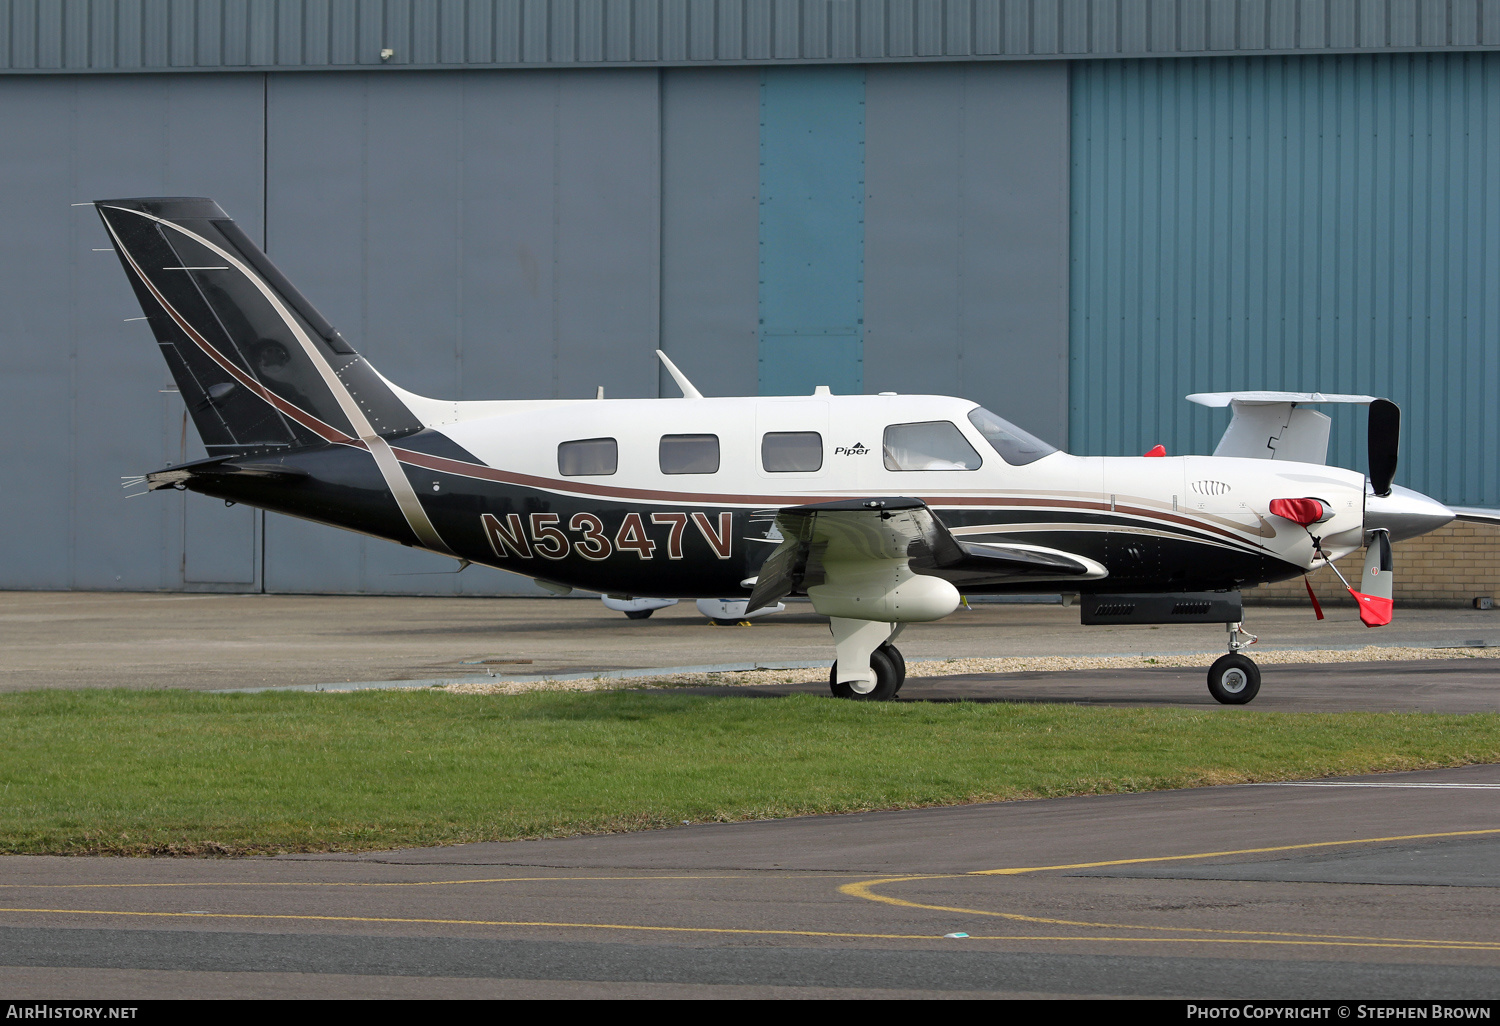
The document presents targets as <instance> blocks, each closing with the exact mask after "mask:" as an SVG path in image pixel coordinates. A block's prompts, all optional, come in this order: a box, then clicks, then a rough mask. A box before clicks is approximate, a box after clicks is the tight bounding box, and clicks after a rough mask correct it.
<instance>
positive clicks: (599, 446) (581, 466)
mask: <svg viewBox="0 0 1500 1026" xmlns="http://www.w3.org/2000/svg"><path fill="white" fill-rule="evenodd" d="M619 465H620V447H619V445H618V443H616V442H615V440H614V439H613V438H583V439H580V440H578V441H576V442H563V443H562V444H561V445H559V446H558V447H557V472H558V473H559V474H561V475H562V476H563V477H591V476H596V475H599V476H602V475H605V474H613V473H614V472H615V470H616V469H617V468H618V467H619Z"/></svg>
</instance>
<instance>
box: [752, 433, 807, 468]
mask: <svg viewBox="0 0 1500 1026" xmlns="http://www.w3.org/2000/svg"><path fill="white" fill-rule="evenodd" d="M760 465H761V466H762V467H764V468H765V469H766V471H767V472H768V473H772V474H793V473H798V472H800V473H804V474H807V473H811V472H812V471H815V470H822V469H823V436H822V435H820V434H818V433H817V432H816V431H768V432H766V433H765V434H764V435H762V436H761V439H760Z"/></svg>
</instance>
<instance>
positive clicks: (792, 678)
mask: <svg viewBox="0 0 1500 1026" xmlns="http://www.w3.org/2000/svg"><path fill="white" fill-rule="evenodd" d="M1223 654H1224V653H1223V652H1222V651H1217V652H1202V653H1187V654H1179V655H1160V656H1011V657H1005V658H995V659H924V660H913V661H911V662H908V663H907V664H906V671H907V674H908V676H911V677H948V676H957V675H961V674H972V673H1038V672H1043V673H1047V672H1051V673H1056V672H1061V671H1064V670H1139V669H1149V668H1151V667H1160V666H1187V667H1207V666H1208V665H1209V664H1210V663H1212V662H1213V661H1214V660H1215V659H1217V658H1219V656H1221V655H1223ZM1253 655H1254V657H1255V661H1256V662H1258V663H1262V664H1266V665H1273V664H1297V663H1376V662H1415V661H1418V660H1424V659H1495V658H1500V654H1497V651H1496V650H1495V649H1491V648H1412V647H1382V646H1379V645H1366V646H1365V647H1364V648H1352V649H1313V650H1310V651H1309V650H1301V649H1285V650H1276V649H1271V650H1268V651H1255V652H1253ZM827 679H828V671H827V670H825V669H823V668H821V667H811V668H807V669H800V670H738V671H730V672H723V673H674V674H665V675H663V676H660V677H647V678H634V679H625V680H621V679H610V678H606V677H593V678H589V679H585V680H536V681H510V682H506V683H499V682H489V683H486V682H477V681H476V682H474V683H472V684H471V683H463V684H448V685H445V686H443V687H438V688H427V689H423V690H431V691H441V692H443V693H444V694H449V695H521V694H529V693H531V692H534V691H551V692H560V691H626V690H660V689H665V688H689V687H766V686H776V685H779V684H806V683H810V682H813V681H824V680H827ZM329 690H330V691H331V690H333V689H329Z"/></svg>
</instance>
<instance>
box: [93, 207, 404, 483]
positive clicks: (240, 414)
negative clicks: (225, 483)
mask: <svg viewBox="0 0 1500 1026" xmlns="http://www.w3.org/2000/svg"><path fill="white" fill-rule="evenodd" d="M94 206H95V208H96V209H97V210H98V212H99V216H100V217H101V218H102V219H103V220H104V226H105V230H106V231H108V232H109V235H110V238H111V240H112V242H113V244H114V247H115V251H116V252H117V253H118V255H119V257H120V263H121V265H122V266H123V267H124V269H125V276H126V277H127V278H128V279H129V280H130V284H131V286H132V287H133V288H134V289H135V293H136V298H137V299H139V300H140V304H141V309H142V311H143V312H144V313H145V315H146V320H147V321H148V322H149V323H150V325H151V330H152V331H153V333H154V334H155V335H156V341H157V343H158V344H159V345H160V347H161V352H162V356H163V357H165V358H166V361H167V366H168V367H169V368H170V369H171V371H172V377H173V378H174V379H175V380H176V382H177V387H178V389H179V391H180V392H181V393H182V399H183V402H184V403H185V404H186V405H187V409H188V412H189V413H190V414H191V415H192V418H193V422H194V424H195V425H196V426H197V428H198V432H199V434H200V435H201V436H202V438H203V443H204V446H205V448H206V449H207V450H208V454H209V456H211V457H212V456H225V455H242V454H246V453H254V452H266V451H274V450H277V449H285V448H290V447H296V446H304V445H317V444H321V443H326V442H339V441H349V440H352V439H359V438H367V437H371V436H379V437H382V438H386V439H392V438H399V437H402V436H404V435H408V434H412V433H414V432H416V431H420V430H421V429H422V426H423V425H422V423H421V421H420V420H418V419H417V417H416V416H415V415H414V414H413V413H412V412H411V410H410V409H409V408H408V407H407V406H406V404H405V403H403V402H402V401H401V399H400V398H399V397H397V395H396V394H395V393H394V392H392V391H391V389H390V388H389V387H388V386H387V385H386V383H385V381H384V380H383V379H382V378H381V377H380V375H379V374H377V373H376V372H375V369H374V368H373V367H371V366H370V365H369V363H368V362H366V361H365V359H364V358H363V357H361V356H360V355H359V354H358V353H357V352H355V351H354V348H353V347H352V346H350V345H349V343H348V342H346V341H345V340H344V338H343V336H342V335H340V334H339V333H338V332H337V331H335V330H334V328H333V326H332V325H331V324H329V323H328V321H327V320H326V319H324V317H323V316H322V315H321V314H320V313H318V311H317V310H316V309H315V308H314V307H313V306H312V304H311V303H309V302H308V301H307V299H306V297H304V296H303V295H302V293H300V292H298V291H297V289H296V287H295V286H293V285H292V283H291V282H289V281H288V280H287V279H286V277H285V275H283V274H282V273H281V272H280V271H279V270H278V269H277V268H276V265H275V264H273V263H271V261H270V258H268V257H267V256H266V255H265V253H263V252H261V250H260V247H258V246H256V245H255V243H254V242H253V241H251V239H250V237H249V236H248V235H246V234H245V233H244V231H243V230H241V229H240V227H239V226H238V225H237V224H235V223H234V221H232V220H231V219H230V218H229V217H228V216H227V215H226V214H225V213H224V211H223V210H221V209H220V208H219V205H218V204H217V203H215V202H214V201H213V200H211V199H201V198H193V197H157V198H141V199H119V200H99V201H98V202H96V203H95V204H94Z"/></svg>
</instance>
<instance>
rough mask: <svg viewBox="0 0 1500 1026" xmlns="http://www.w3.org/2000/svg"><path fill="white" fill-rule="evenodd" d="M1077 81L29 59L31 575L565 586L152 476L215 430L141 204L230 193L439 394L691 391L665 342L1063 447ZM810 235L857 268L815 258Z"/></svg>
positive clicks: (24, 208)
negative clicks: (135, 198)
mask: <svg viewBox="0 0 1500 1026" xmlns="http://www.w3.org/2000/svg"><path fill="white" fill-rule="evenodd" d="M783 76H785V77H786V79H787V80H786V81H783V80H782V79H783ZM1068 88H1069V86H1068V71H1067V69H1066V67H1065V66H1063V65H1061V64H1058V63H1051V62H1039V63H1026V64H996V63H974V64H965V65H935V66H920V67H919V66H905V65H889V66H871V67H854V68H848V67H842V68H826V69H825V68H813V69H799V68H786V69H783V68H768V69H761V68H755V67H738V68H724V67H715V68H705V69H687V68H683V69H658V68H633V69H573V70H551V69H536V70H525V71H507V70H483V71H450V72H443V71H409V72H405V73H402V74H400V75H390V74H382V73H378V72H350V73H343V74H338V75H328V74H306V73H285V72H282V73H274V74H272V73H262V72H254V73H229V72H220V73H216V74H195V75H169V74H159V75H158V74H131V75H7V76H0V125H3V126H4V128H5V130H6V133H7V141H8V144H7V146H6V147H5V148H4V150H3V152H0V181H4V183H5V186H6V187H5V189H4V190H3V192H0V214H3V218H4V223H5V224H6V225H7V226H8V228H9V231H8V232H7V233H6V241H5V244H4V245H3V246H0V297H3V302H0V318H3V319H0V424H3V425H4V428H5V430H7V431H8V432H9V434H10V436H11V437H12V438H14V439H17V440H19V442H20V444H19V445H15V446H13V447H12V448H11V449H10V451H9V453H8V454H7V456H6V457H5V458H4V463H5V466H4V469H5V471H6V473H7V474H9V475H10V477H11V479H12V480H14V481H17V482H24V487H18V488H14V489H10V490H7V491H6V493H5V494H4V495H3V497H0V516H3V517H4V519H5V522H6V523H7V524H8V525H9V526H10V528H11V532H12V533H11V537H12V538H13V539H16V541H14V542H13V543H12V545H11V546H10V548H9V550H8V551H7V554H6V558H5V559H4V561H3V567H0V587H8V588H53V589H66V588H80V589H146V590H154V589H166V590H188V591H194V590H199V591H219V590H229V591H241V590H252V591H253V590H270V591H312V592H374V593H388V592H419V593H439V594H496V593H506V592H520V593H528V592H530V591H532V586H531V585H530V584H529V582H526V581H524V580H522V579H520V578H516V577H513V576H511V575H507V574H503V573H501V572H499V571H493V570H488V569H485V568H479V567H474V568H470V569H468V570H467V571H465V572H464V573H462V574H457V575H455V574H451V573H449V574H444V573H442V571H445V570H450V569H451V565H452V564H451V561H449V560H446V559H443V558H441V557H437V556H432V555H430V554H425V553H420V552H415V551H412V550H408V549H403V548H401V547H399V546H395V545H391V544H389V543H385V542H380V541H376V540H373V539H367V538H364V537H361V536H357V535H352V534H346V533H342V532H337V531H333V530H330V529H328V528H323V527H319V526H316V525H310V524H305V523H302V522H299V521H296V520H292V519H290V518H286V517H281V516H277V515H265V514H261V513H259V512H257V511H253V510H249V509H246V508H244V507H238V506H237V507H233V508H226V507H225V506H224V505H223V504H222V503H218V502H214V501H212V500H207V499H204V498H202V497H200V496H196V495H189V494H171V495H162V494H154V495H148V496H140V497H136V498H127V495H128V491H127V490H126V489H122V487H121V479H122V477H124V476H126V475H131V474H140V473H143V472H145V471H147V470H152V469H156V468H158V467H160V466H162V465H164V464H166V463H169V462H173V463H175V462H180V461H182V460H183V459H192V458H195V457H196V456H198V455H201V450H199V449H198V448H197V443H196V438H195V436H194V433H193V431H192V428H191V427H190V426H186V429H185V424H186V422H185V420H184V415H183V409H182V406H181V403H180V401H179V399H178V397H177V396H176V394H175V393H174V392H172V391H171V389H172V387H173V386H172V384H171V381H170V379H169V377H168V376H167V373H166V369H165V366H164V365H163V364H162V362H161V359H160V356H159V354H158V353H157V351H156V346H155V344H154V342H153V341H152V339H151V338H150V335H149V331H148V330H147V329H146V327H145V325H144V324H143V323H140V322H139V321H130V320H128V319H129V318H135V317H139V315H140V311H139V309H138V306H137V304H136V303H135V300H134V298H133V296H132V295H131V293H130V291H129V289H128V286H127V285H126V283H125V281H124V277H123V275H122V274H121V272H120V269H119V267H118V264H117V262H116V259H115V257H114V255H113V254H112V253H109V252H101V251H100V250H106V249H107V241H106V240H105V239H104V237H103V232H102V230H101V228H100V226H99V225H98V223H97V217H96V216H95V215H94V213H93V212H92V210H90V209H89V208H88V207H73V206H70V204H74V203H83V202H86V201H88V200H92V199H99V198H108V197H110V196H128V195H152V194H157V195H163V194H188V195H210V196H213V197H215V198H216V199H218V200H219V202H220V204H221V205H222V206H223V207H224V208H225V209H226V210H227V211H228V212H229V213H230V215H231V216H233V217H235V218H236V219H237V220H239V221H240V222H241V223H242V224H243V225H244V226H245V228H246V230H247V231H248V232H249V233H250V234H251V235H252V236H253V237H257V238H259V239H261V240H262V241H263V243H264V245H265V247H266V249H267V252H268V253H269V254H270V255H271V257H272V258H273V259H274V260H275V261H277V263H278V264H279V265H281V267H282V269H283V270H284V271H285V272H286V273H287V274H288V275H289V276H290V277H291V278H292V280H293V281H295V282H296V283H297V284H298V285H299V287H300V288H301V289H302V290H303V292H304V293H306V294H307V295H308V296H309V297H310V298H311V299H312V301H313V302H314V303H315V304H316V305H317V306H318V307H319V308H320V309H321V310H322V312H323V313H324V314H326V315H327V316H328V317H329V319H330V320H331V321H332V322H333V323H334V324H336V325H338V326H339V328H340V329H341V330H342V331H343V332H344V334H345V335H346V336H347V337H348V338H349V339H350V340H351V341H352V342H354V344H355V345H356V346H357V347H358V348H359V349H360V350H361V352H363V353H364V354H365V355H366V356H368V357H369V358H370V360H371V361H372V362H373V363H374V364H375V365H376V366H377V367H378V368H379V369H380V370H381V371H382V373H384V374H385V375H387V376H388V377H390V378H391V379H392V380H393V381H396V382H398V383H400V384H401V385H403V386H404V387H407V388H409V389H411V390H413V391H416V392H419V393H422V394H426V395H432V396H439V397H451V398H462V399H476V398H521V397H549V396H551V397H562V398H566V397H578V398H583V397H587V396H591V395H593V393H594V389H595V387H596V386H598V385H603V386H604V387H605V389H606V391H607V394H609V395H611V396H616V397H626V396H655V395H674V394H675V391H674V389H673V387H672V386H671V384H670V382H669V381H664V380H663V377H662V375H661V374H660V372H659V370H658V368H657V366H656V363H655V360H654V357H653V355H652V350H653V349H655V348H657V347H658V346H660V347H661V348H663V349H664V350H665V351H667V352H668V353H669V354H670V355H671V356H672V357H673V359H674V360H676V361H677V362H678V364H679V365H680V366H681V367H682V368H683V369H684V370H685V371H686V372H687V373H688V374H689V376H691V377H692V378H693V379H694V381H695V382H697V383H698V385H699V387H700V388H702V389H704V391H705V392H708V393H709V394H740V395H744V394H756V393H758V392H760V391H766V392H791V391H801V390H804V389H805V390H806V391H811V386H812V385H813V384H821V383H825V382H824V381H823V379H822V377H820V375H825V376H826V374H828V373H834V372H842V373H844V374H845V375H846V376H845V377H844V378H843V379H841V380H838V381H832V382H827V383H832V384H835V385H836V387H837V386H842V387H848V386H849V385H850V384H852V385H853V386H854V387H857V388H860V389H862V390H866V391H881V390H894V391H905V392H918V391H932V392H944V393H955V394H962V395H967V396H970V397H972V398H974V399H976V400H978V401H981V402H984V403H985V404H987V405H990V406H992V407H994V408H996V409H999V410H1004V411H1007V412H1008V414H1009V415H1010V416H1012V417H1013V418H1014V419H1016V420H1018V421H1020V422H1021V423H1024V424H1027V425H1028V426H1030V427H1031V428H1033V429H1034V430H1036V431H1038V432H1040V433H1042V434H1044V435H1046V436H1048V437H1050V438H1052V439H1054V440H1055V441H1058V442H1066V432H1067V375H1068V364H1067V354H1068V335H1067V331H1068V327H1067V326H1068V309H1067V303H1068V297H1067V240H1068V227H1067V205H1068V184H1067V183H1068V147H1069V123H1068V115H1067V110H1068V107H1067V97H1068ZM851 106H852V107H853V108H855V109H857V113H858V121H859V123H858V126H857V128H851V127H849V126H847V125H846V126H845V128H844V136H845V145H844V146H843V147H842V148H841V149H839V152H838V153H837V154H836V155H835V159H832V160H831V161H830V160H822V163H821V165H820V166H816V167H811V168H810V169H809V170H807V172H806V173H805V174H799V173H797V171H796V168H795V167H792V168H790V169H789V161H788V160H786V159H772V160H771V161H770V162H769V163H768V162H767V160H766V157H767V155H768V154H770V155H771V156H772V157H773V158H778V157H780V158H784V157H785V155H786V154H792V155H793V158H794V159H793V160H792V161H790V163H792V164H795V163H796V159H795V158H796V155H797V154H799V153H800V154H802V155H803V156H806V157H807V158H808V159H810V160H812V162H813V163H814V164H817V163H818V161H819V160H820V159H821V156H820V150H821V148H820V147H818V146H816V145H811V146H810V145H809V144H808V140H809V139H810V138H811V139H816V138H817V133H818V132H820V131H822V130H824V129H827V128H829V127H837V125H838V122H839V119H840V118H841V117H842V116H843V114H844V113H845V112H847V111H848V110H849V108H850V107H851ZM819 119H822V121H821V122H820V120H819ZM809 132H811V133H813V134H812V135H809ZM831 186H836V187H837V190H838V192H839V197H838V198H837V199H836V200H835V201H832V202H830V201H829V200H828V196H827V193H828V189H829V188H830V187H831ZM808 219H811V223H813V224H814V225H815V227H816V230H815V231H814V232H813V233H812V234H811V235H807V234H805V233H804V234H803V235H800V236H799V235H798V233H797V230H796V228H797V225H798V224H799V223H801V222H806V221H808ZM809 239H813V240H821V242H823V243H825V244H826V246H825V250H826V254H827V256H828V259H830V260H833V261H835V262H836V267H835V268H834V269H833V270H831V271H830V270H828V269H827V268H826V267H825V266H824V265H825V264H826V263H827V260H819V261H817V262H816V263H817V265H818V266H815V267H811V268H809V267H807V266H806V265H807V263H808V261H807V259H806V253H805V246H806V243H807V241H808V240H809ZM833 292H838V293H840V294H839V295H832V293H833ZM803 352H805V353H807V354H809V356H810V358H811V359H812V362H813V363H814V364H817V361H818V359H819V354H824V355H828V354H831V355H828V358H827V359H824V360H823V361H822V364H821V365H820V366H815V367H813V368H812V369H808V368H805V367H803V366H802V363H801V362H800V361H798V360H795V359H792V358H791V357H793V356H795V355H796V354H798V353H803ZM851 360H855V361H857V364H856V369H855V370H853V371H852V372H851V371H850V370H849V367H850V363H851ZM851 373H852V375H853V376H852V377H850V376H849V375H850V374H851Z"/></svg>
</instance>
